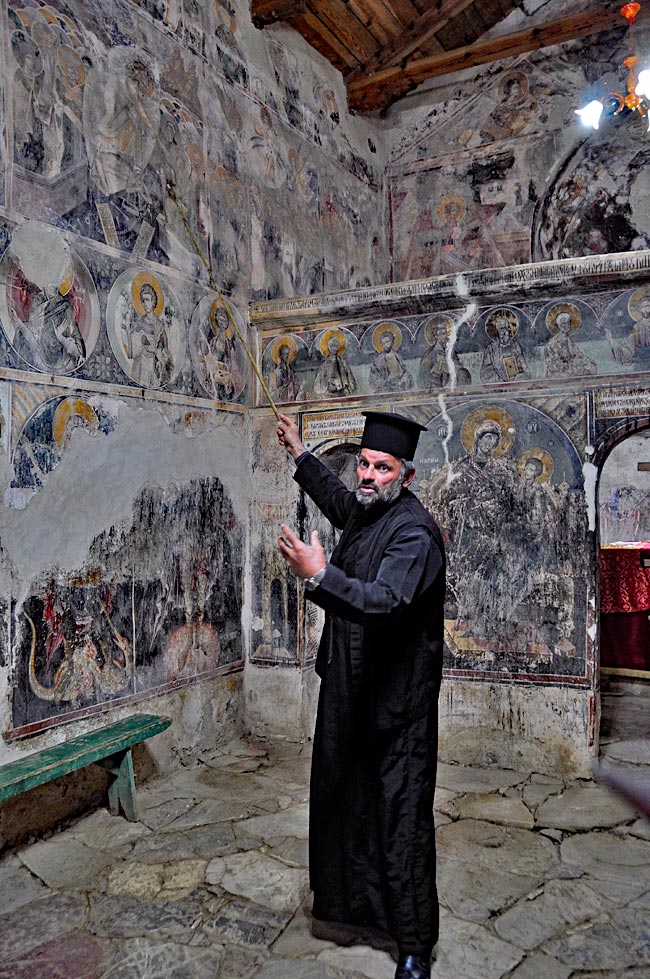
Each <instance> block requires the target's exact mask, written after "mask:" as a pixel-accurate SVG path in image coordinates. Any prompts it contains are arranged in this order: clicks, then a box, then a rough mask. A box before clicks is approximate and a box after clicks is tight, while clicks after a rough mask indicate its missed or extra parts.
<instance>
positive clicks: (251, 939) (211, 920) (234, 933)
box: [199, 900, 291, 949]
mask: <svg viewBox="0 0 650 979" xmlns="http://www.w3.org/2000/svg"><path fill="white" fill-rule="evenodd" d="M290 917H291V916H290V915H289V914H280V913H279V912H277V911H271V910H270V909H269V908H261V907H258V906H256V905H254V904H251V903H250V902H245V901H236V900H229V901H225V902H223V903H222V904H221V906H220V907H219V908H218V909H217V910H216V911H215V912H214V913H211V914H204V915H203V916H202V922H201V926H200V932H199V933H200V935H201V936H202V938H203V939H205V943H206V944H221V945H225V944H234V945H243V946H245V947H246V948H258V949H266V948H269V946H271V945H272V944H273V943H274V942H275V940H276V939H277V937H278V935H280V934H281V932H282V931H283V930H284V929H285V928H286V926H287V924H288V923H289V920H290Z"/></svg>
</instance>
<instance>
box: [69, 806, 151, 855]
mask: <svg viewBox="0 0 650 979" xmlns="http://www.w3.org/2000/svg"><path fill="white" fill-rule="evenodd" d="M69 835H70V836H71V838H72V839H74V840H77V841H78V842H79V843H83V844H84V846H90V847H92V848H93V849H95V850H112V849H114V848H116V847H118V848H120V849H122V848H123V847H124V846H125V845H127V844H129V843H132V842H134V841H135V840H140V839H142V838H145V839H146V838H147V837H150V836H151V835H152V833H151V830H150V829H149V828H148V827H147V826H145V825H144V824H143V823H140V822H129V820H128V819H124V817H123V816H112V815H111V814H110V812H108V810H107V809H98V810H97V812H94V813H91V815H90V816H86V817H84V818H83V819H80V820H79V822H77V823H75V824H74V826H72V827H70V833H69Z"/></svg>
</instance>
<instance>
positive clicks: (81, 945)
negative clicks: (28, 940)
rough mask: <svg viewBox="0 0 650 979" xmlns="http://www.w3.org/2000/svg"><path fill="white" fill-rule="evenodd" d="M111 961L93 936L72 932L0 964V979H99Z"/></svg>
mask: <svg viewBox="0 0 650 979" xmlns="http://www.w3.org/2000/svg"><path fill="white" fill-rule="evenodd" d="M112 958H113V956H112V954H111V951H110V949H108V948H106V947H105V946H104V945H103V944H102V943H101V942H100V941H99V940H98V939H97V938H96V937H95V936H93V935H88V934H85V933H84V932H76V931H73V932H70V933H69V934H67V935H62V936H61V937H60V938H57V939H55V940H54V941H52V942H46V943H44V944H43V945H40V946H39V947H38V948H35V949H33V950H32V951H30V952H28V953H26V954H24V955H23V956H21V958H20V959H19V960H16V959H14V960H13V961H12V962H2V963H0V979H59V977H65V979H99V977H100V976H102V975H103V974H104V972H105V970H106V968H107V967H108V965H109V963H110V961H111V960H112Z"/></svg>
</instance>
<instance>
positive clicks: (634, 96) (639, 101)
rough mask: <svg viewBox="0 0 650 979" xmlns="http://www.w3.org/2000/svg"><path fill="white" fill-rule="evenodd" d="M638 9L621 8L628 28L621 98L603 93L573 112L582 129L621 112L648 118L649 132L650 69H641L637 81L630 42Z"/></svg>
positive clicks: (634, 6)
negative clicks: (583, 126) (625, 80)
mask: <svg viewBox="0 0 650 979" xmlns="http://www.w3.org/2000/svg"><path fill="white" fill-rule="evenodd" d="M640 9H641V4H640V3H636V2H634V3H626V4H625V6H623V7H621V13H622V14H623V16H624V17H625V19H626V20H627V23H628V27H629V35H628V36H629V41H630V53H629V55H628V56H627V58H624V59H623V64H624V65H625V67H626V68H627V83H626V89H627V91H626V92H625V94H623V92H607V93H606V94H605V95H603V96H602V97H601V98H600V99H594V100H593V102H589V104H588V105H585V106H584V108H582V109H575V110H574V111H575V113H576V115H578V116H580V120H581V122H583V123H584V124H585V125H586V126H593V128H594V129H598V124H599V122H600V117H601V116H602V114H603V111H605V112H606V114H607V115H610V116H618V115H620V114H621V112H622V111H623V110H624V109H627V110H628V111H630V112H638V113H639V115H641V116H643V117H644V118H645V117H646V116H647V118H648V131H649V132H650V69H649V68H645V69H644V70H643V71H640V72H639V74H638V77H637V74H636V66H637V64H638V61H639V59H638V57H637V55H636V53H635V50H634V39H633V35H632V28H633V27H634V21H635V19H636V15H637V14H638V12H639V10H640Z"/></svg>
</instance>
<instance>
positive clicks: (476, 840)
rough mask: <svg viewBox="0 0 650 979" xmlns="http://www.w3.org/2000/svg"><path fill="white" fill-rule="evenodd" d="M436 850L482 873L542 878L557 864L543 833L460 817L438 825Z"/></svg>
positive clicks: (557, 859) (553, 851)
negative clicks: (453, 821) (478, 869)
mask: <svg viewBox="0 0 650 979" xmlns="http://www.w3.org/2000/svg"><path fill="white" fill-rule="evenodd" d="M437 845H438V852H439V853H440V855H441V856H442V857H445V858H446V859H449V860H452V861H456V862H458V863H469V864H471V865H472V866H474V867H476V868H482V869H483V871H484V872H491V871H495V872H497V873H500V872H503V869H504V867H505V868H507V870H508V871H509V872H510V873H513V874H520V875H521V876H522V877H531V876H536V877H544V876H545V875H546V874H547V873H548V872H549V871H550V870H551V869H552V868H554V867H555V866H557V865H558V864H559V855H558V852H557V849H556V845H555V844H554V843H553V842H552V841H551V840H549V839H547V838H546V837H544V836H541V835H540V834H538V833H533V832H530V831H528V830H523V829H517V828H516V827H513V826H499V825H497V824H496V823H487V822H483V821H481V820H477V819H461V820H459V821H458V822H455V823H450V824H449V825H447V826H441V827H440V829H439V831H438V833H437Z"/></svg>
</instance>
